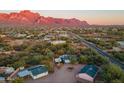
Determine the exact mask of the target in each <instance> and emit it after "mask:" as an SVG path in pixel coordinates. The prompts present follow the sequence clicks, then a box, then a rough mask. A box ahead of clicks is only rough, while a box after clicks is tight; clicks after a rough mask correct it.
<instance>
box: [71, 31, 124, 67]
mask: <svg viewBox="0 0 124 93" xmlns="http://www.w3.org/2000/svg"><path fill="white" fill-rule="evenodd" d="M69 33H70V34H71V35H72V36H74V37H75V38H77V39H79V40H80V41H81V42H82V43H83V44H85V45H86V46H88V47H89V48H92V49H94V50H96V51H97V52H98V53H99V54H101V55H102V56H104V57H107V58H108V59H109V61H110V62H111V63H113V64H116V65H118V66H120V67H121V68H122V69H124V64H123V63H122V62H121V61H119V60H118V59H116V58H114V57H112V56H110V55H109V54H108V53H107V52H105V51H103V50H102V49H100V48H98V47H97V46H96V45H95V44H93V43H91V42H88V41H86V40H85V39H83V38H82V37H80V36H79V35H77V34H75V33H72V32H69Z"/></svg>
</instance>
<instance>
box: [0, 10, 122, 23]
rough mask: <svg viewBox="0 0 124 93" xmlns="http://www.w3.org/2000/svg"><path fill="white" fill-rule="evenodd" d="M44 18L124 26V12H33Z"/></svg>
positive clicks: (6, 11) (7, 11) (8, 11)
mask: <svg viewBox="0 0 124 93" xmlns="http://www.w3.org/2000/svg"><path fill="white" fill-rule="evenodd" d="M31 11H32V12H38V13H40V15H42V16H46V17H48V16H49V17H55V18H77V19H79V20H82V21H83V20H85V21H87V22H88V23H89V24H98V25H124V10H31ZM0 12H5V13H10V12H19V11H18V10H5V11H4V10H0Z"/></svg>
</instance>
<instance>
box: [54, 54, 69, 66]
mask: <svg viewBox="0 0 124 93" xmlns="http://www.w3.org/2000/svg"><path fill="white" fill-rule="evenodd" d="M60 62H63V63H65V64H68V63H70V62H71V61H70V56H69V55H66V54H65V55H61V56H59V57H58V58H55V63H60Z"/></svg>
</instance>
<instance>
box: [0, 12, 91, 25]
mask: <svg viewBox="0 0 124 93" xmlns="http://www.w3.org/2000/svg"><path fill="white" fill-rule="evenodd" d="M0 25H12V26H19V25H20V26H26V25H28V26H32V25H33V26H34V25H40V26H41V25H53V26H56V25H57V26H75V27H83V26H89V24H88V23H87V22H86V21H80V20H78V19H76V18H72V19H63V18H53V17H44V16H41V15H40V14H39V13H33V12H31V11H29V10H24V11H20V12H19V13H16V12H13V13H10V14H6V13H0Z"/></svg>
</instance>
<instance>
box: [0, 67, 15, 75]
mask: <svg viewBox="0 0 124 93" xmlns="http://www.w3.org/2000/svg"><path fill="white" fill-rule="evenodd" d="M14 71H15V70H14V68H13V67H0V73H5V74H11V73H12V72H14Z"/></svg>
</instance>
